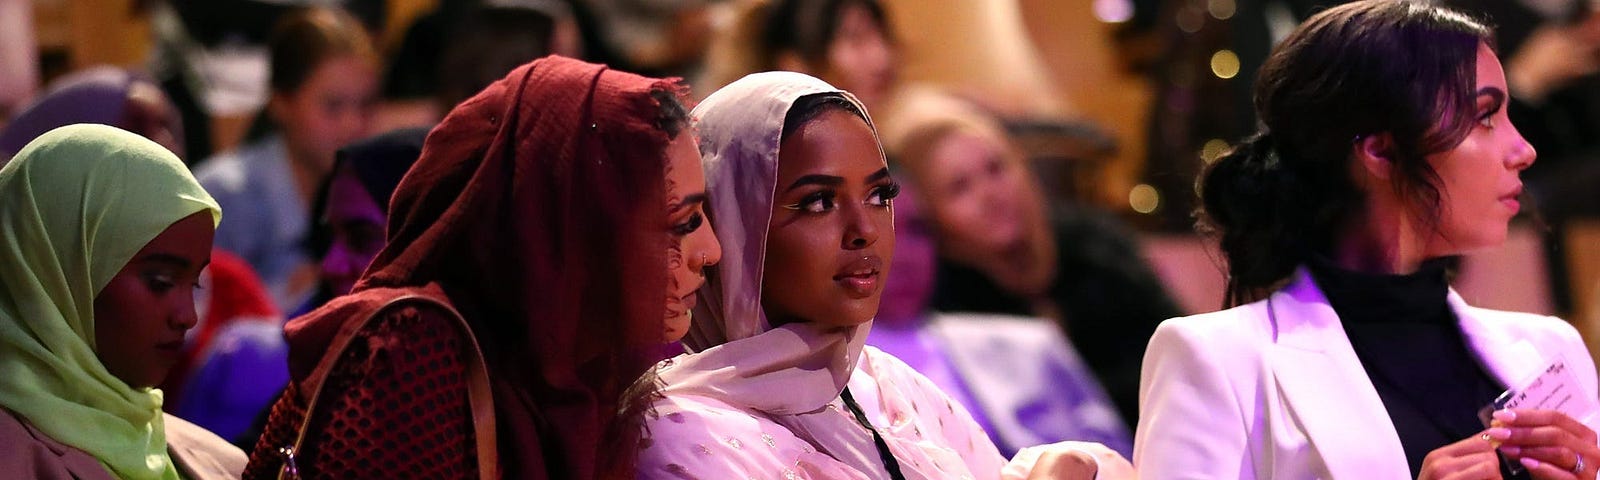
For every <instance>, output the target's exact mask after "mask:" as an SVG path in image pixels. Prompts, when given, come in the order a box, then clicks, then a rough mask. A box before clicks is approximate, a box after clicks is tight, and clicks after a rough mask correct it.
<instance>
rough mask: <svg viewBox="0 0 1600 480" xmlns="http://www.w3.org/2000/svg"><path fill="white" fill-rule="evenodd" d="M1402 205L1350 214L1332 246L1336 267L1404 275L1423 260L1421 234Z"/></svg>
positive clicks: (1415, 268) (1412, 270)
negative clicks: (1338, 237) (1349, 219)
mask: <svg viewBox="0 0 1600 480" xmlns="http://www.w3.org/2000/svg"><path fill="white" fill-rule="evenodd" d="M1404 211H1405V210H1404V209H1403V208H1387V207H1375V208H1370V209H1368V210H1367V212H1366V214H1364V215H1361V216H1358V217H1356V218H1352V219H1351V221H1350V223H1349V225H1350V227H1349V228H1346V229H1345V234H1344V236H1343V237H1342V238H1340V239H1339V241H1338V242H1337V243H1335V244H1334V246H1333V252H1332V257H1333V258H1332V260H1333V263H1334V265H1337V266H1338V267H1339V268H1342V269H1345V270H1349V271H1354V272H1366V273H1382V274H1391V275H1405V274H1410V273H1414V272H1416V271H1417V269H1418V268H1420V267H1421V265H1422V262H1423V261H1424V260H1427V257H1426V255H1425V252H1424V250H1425V249H1424V248H1423V247H1424V244H1425V242H1424V241H1423V238H1422V237H1421V235H1418V234H1417V229H1416V228H1415V224H1414V223H1413V222H1412V220H1411V218H1410V216H1409V215H1406V214H1405V213H1403V212H1404Z"/></svg>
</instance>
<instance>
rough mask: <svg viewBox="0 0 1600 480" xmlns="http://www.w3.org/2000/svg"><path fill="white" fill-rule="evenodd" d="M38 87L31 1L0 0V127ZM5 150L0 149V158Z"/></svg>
mask: <svg viewBox="0 0 1600 480" xmlns="http://www.w3.org/2000/svg"><path fill="white" fill-rule="evenodd" d="M38 88H39V44H38V42H36V41H35V39H34V35H33V1H32V0H0V127H5V125H6V122H7V121H8V120H9V119H10V118H11V116H12V115H13V114H15V113H16V112H17V110H18V109H20V108H22V106H23V105H24V104H26V103H27V102H28V100H30V99H32V98H33V95H34V94H35V93H37V92H36V90H38ZM5 156H6V154H4V153H0V158H4V157H5Z"/></svg>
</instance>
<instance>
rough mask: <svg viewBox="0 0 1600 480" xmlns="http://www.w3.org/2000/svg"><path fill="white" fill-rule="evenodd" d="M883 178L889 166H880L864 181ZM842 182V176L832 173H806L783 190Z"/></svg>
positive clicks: (833, 184)
mask: <svg viewBox="0 0 1600 480" xmlns="http://www.w3.org/2000/svg"><path fill="white" fill-rule="evenodd" d="M885 178H889V167H883V168H880V169H878V171H876V172H872V175H867V182H866V183H874V182H877V181H879V180H883V179H885ZM843 184H844V177H838V176H833V175H820V174H813V175H806V176H803V177H800V178H799V179H797V180H795V181H794V183H791V184H789V188H787V189H785V190H784V191H786V192H787V191H790V190H794V189H796V188H800V187H803V186H806V185H822V186H826V187H837V186H839V185H843Z"/></svg>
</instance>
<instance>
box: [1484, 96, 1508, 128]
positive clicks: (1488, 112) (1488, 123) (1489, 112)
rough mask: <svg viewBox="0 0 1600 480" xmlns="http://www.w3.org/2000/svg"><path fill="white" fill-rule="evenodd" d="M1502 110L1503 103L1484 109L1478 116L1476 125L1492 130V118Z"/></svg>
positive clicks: (1503, 107)
mask: <svg viewBox="0 0 1600 480" xmlns="http://www.w3.org/2000/svg"><path fill="white" fill-rule="evenodd" d="M1503 109H1505V103H1504V102H1501V103H1496V104H1493V105H1491V106H1490V108H1487V109H1484V111H1483V113H1479V114H1478V125H1482V126H1483V127H1484V128H1494V117H1495V115H1497V114H1499V113H1500V111H1501V110H1503Z"/></svg>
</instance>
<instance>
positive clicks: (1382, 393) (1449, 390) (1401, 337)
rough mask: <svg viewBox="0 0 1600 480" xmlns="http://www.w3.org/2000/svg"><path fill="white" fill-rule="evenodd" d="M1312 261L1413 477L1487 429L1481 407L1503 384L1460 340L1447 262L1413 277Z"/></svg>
mask: <svg viewBox="0 0 1600 480" xmlns="http://www.w3.org/2000/svg"><path fill="white" fill-rule="evenodd" d="M1308 264H1309V266H1310V267H1311V276H1312V278H1313V279H1315V280H1316V282H1317V286H1319V287H1321V288H1322V292H1323V294H1325V295H1326V296H1327V297H1328V303H1329V304H1330V305H1332V306H1333V310H1334V312H1336V313H1338V314H1339V321H1340V323H1341V324H1342V325H1343V326H1344V331H1345V334H1346V335H1348V336H1349V337H1350V344H1351V346H1352V347H1355V351H1356V357H1357V358H1359V359H1360V360H1361V366H1362V367H1363V368H1364V369H1366V371H1367V377H1368V378H1370V379H1371V380H1372V386H1373V387H1374V388H1376V389H1377V391H1378V397H1379V398H1382V399H1383V406H1384V408H1385V409H1386V410H1388V412H1389V420H1390V421H1391V422H1393V423H1394V428H1395V431H1396V432H1397V433H1399V434H1400V445H1401V446H1402V447H1404V449H1405V454H1406V461H1407V463H1409V464H1410V466H1411V475H1412V477H1413V478H1415V477H1416V476H1417V475H1418V474H1419V473H1420V472H1421V471H1422V460H1423V458H1425V457H1427V456H1428V452H1431V451H1433V450H1434V449H1437V448H1439V447H1443V446H1445V445H1449V444H1451V443H1455V442H1457V441H1460V440H1463V439H1466V438H1468V437H1471V436H1474V435H1477V434H1478V433H1479V432H1480V431H1482V430H1483V428H1484V425H1483V423H1482V422H1481V421H1480V420H1479V419H1478V410H1479V409H1481V408H1483V407H1484V406H1486V405H1489V403H1490V402H1492V401H1494V398H1495V397H1496V396H1498V395H1499V394H1500V392H1502V391H1504V389H1505V387H1504V386H1502V385H1500V384H1499V382H1498V381H1496V380H1495V379H1494V378H1493V377H1491V376H1489V374H1488V373H1487V372H1485V371H1484V370H1483V367H1482V365H1481V364H1480V363H1479V362H1478V359H1477V357H1476V356H1475V355H1474V354H1473V353H1472V352H1471V350H1469V348H1468V347H1467V344H1466V340H1465V339H1464V338H1463V337H1462V335H1461V326H1460V323H1459V322H1458V321H1457V319H1456V315H1455V312H1454V311H1452V310H1451V309H1450V305H1449V303H1448V301H1447V297H1448V295H1449V291H1450V290H1449V289H1450V287H1449V284H1448V283H1447V282H1446V280H1445V273H1446V266H1447V263H1446V262H1445V261H1443V260H1434V261H1429V262H1425V263H1424V264H1423V265H1422V268H1420V269H1418V271H1417V272H1416V273H1412V274H1407V275H1386V274H1373V273H1363V272H1353V271H1349V270H1344V269H1341V268H1339V267H1337V266H1334V265H1333V264H1332V263H1331V262H1329V261H1327V260H1324V259H1313V260H1312V261H1310V262H1308ZM1505 467H1506V464H1505V462H1504V461H1503V460H1502V462H1501V470H1502V475H1504V477H1505V478H1528V477H1527V476H1526V474H1527V472H1525V471H1524V472H1523V475H1521V476H1512V475H1510V474H1509V472H1507V471H1505Z"/></svg>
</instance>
